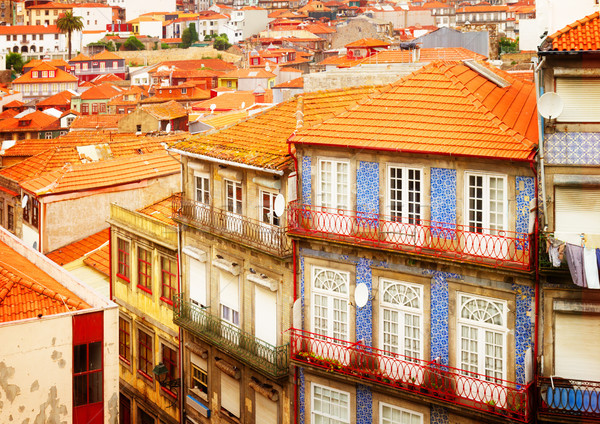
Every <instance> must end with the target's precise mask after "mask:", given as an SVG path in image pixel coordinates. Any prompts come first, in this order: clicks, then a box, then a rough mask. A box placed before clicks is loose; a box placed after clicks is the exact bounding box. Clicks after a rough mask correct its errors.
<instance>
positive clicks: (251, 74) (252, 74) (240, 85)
mask: <svg viewBox="0 0 600 424" xmlns="http://www.w3.org/2000/svg"><path fill="white" fill-rule="evenodd" d="M267 69H268V65H267V67H266V68H265V69H260V68H245V69H238V70H235V71H231V72H228V73H226V74H225V75H223V76H220V77H219V87H227V88H233V89H234V90H240V91H254V90H256V89H257V88H259V87H260V88H262V89H263V90H266V89H269V88H273V86H274V85H275V79H276V77H277V75H275V74H274V73H272V72H270V71H268V70H267Z"/></svg>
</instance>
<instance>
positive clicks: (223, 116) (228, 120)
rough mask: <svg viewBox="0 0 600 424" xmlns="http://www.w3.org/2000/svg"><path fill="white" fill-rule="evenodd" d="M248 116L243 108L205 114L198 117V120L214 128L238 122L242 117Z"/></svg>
mask: <svg viewBox="0 0 600 424" xmlns="http://www.w3.org/2000/svg"><path fill="white" fill-rule="evenodd" d="M247 117H248V112H247V111H245V110H242V111H237V110H234V111H230V112H223V113H218V114H215V115H207V116H203V117H201V118H199V119H198V120H199V121H201V122H204V123H205V124H207V125H210V126H211V127H213V128H215V129H221V128H225V127H227V126H229V125H233V124H235V123H236V122H240V121H241V120H242V119H246V118H247Z"/></svg>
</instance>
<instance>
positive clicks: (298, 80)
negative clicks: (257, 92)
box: [273, 77, 304, 88]
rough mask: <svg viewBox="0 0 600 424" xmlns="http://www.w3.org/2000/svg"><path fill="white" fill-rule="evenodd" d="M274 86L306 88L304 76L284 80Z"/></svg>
mask: <svg viewBox="0 0 600 424" xmlns="http://www.w3.org/2000/svg"><path fill="white" fill-rule="evenodd" d="M273 88H304V78H302V77H300V78H296V79H293V80H291V81H286V82H282V83H281V84H277V85H276V86H275V87H273Z"/></svg>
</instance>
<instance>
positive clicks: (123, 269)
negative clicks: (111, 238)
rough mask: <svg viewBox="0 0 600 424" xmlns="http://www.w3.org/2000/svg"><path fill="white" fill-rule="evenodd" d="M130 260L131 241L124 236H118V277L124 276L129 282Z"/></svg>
mask: <svg viewBox="0 0 600 424" xmlns="http://www.w3.org/2000/svg"><path fill="white" fill-rule="evenodd" d="M130 261H131V259H130V250H129V242H128V241H127V240H123V239H122V238H117V262H118V268H117V277H119V278H122V279H123V280H126V281H127V282H129V278H130V267H131V262H130Z"/></svg>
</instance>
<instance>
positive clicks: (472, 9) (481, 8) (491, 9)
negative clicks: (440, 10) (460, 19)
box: [456, 4, 508, 13]
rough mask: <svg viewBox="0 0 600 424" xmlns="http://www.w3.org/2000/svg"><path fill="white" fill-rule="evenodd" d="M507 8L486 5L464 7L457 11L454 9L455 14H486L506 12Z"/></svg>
mask: <svg viewBox="0 0 600 424" xmlns="http://www.w3.org/2000/svg"><path fill="white" fill-rule="evenodd" d="M507 11H508V6H506V5H498V6H492V5H490V4H487V5H483V6H481V5H475V6H465V7H461V8H459V9H456V13H481V12H483V13H486V12H488V13H489V12H507Z"/></svg>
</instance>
